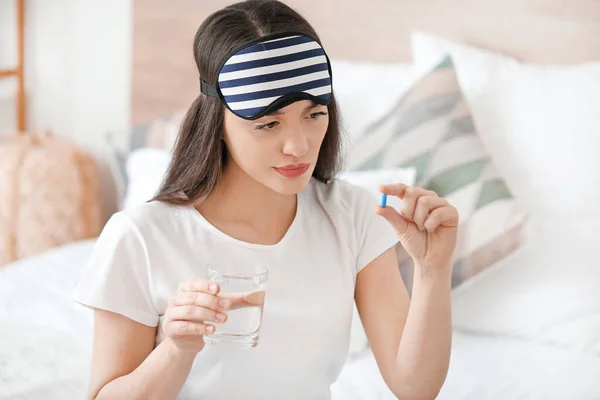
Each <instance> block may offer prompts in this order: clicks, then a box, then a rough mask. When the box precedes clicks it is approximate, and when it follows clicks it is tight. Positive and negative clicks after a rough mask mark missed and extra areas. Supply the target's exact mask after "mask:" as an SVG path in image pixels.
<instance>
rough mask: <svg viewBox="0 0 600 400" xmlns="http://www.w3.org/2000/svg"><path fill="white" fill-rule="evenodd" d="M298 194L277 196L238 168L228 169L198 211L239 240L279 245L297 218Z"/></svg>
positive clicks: (199, 205) (218, 227) (198, 206)
mask: <svg viewBox="0 0 600 400" xmlns="http://www.w3.org/2000/svg"><path fill="white" fill-rule="evenodd" d="M296 196H297V195H284V194H280V193H277V192H275V191H273V190H271V189H269V188H267V187H266V186H264V185H262V184H260V183H259V182H257V181H255V180H254V179H253V178H251V177H250V176H248V175H247V174H246V173H245V172H244V171H243V170H241V169H240V168H239V167H237V166H232V167H231V168H226V169H225V170H224V173H223V177H222V178H221V180H220V182H219V184H218V185H217V187H216V188H215V190H214V191H213V193H211V194H210V196H208V198H206V199H205V200H204V201H202V202H201V203H200V204H198V205H197V206H196V209H197V210H198V211H199V212H200V213H201V214H202V216H203V217H204V218H205V219H207V220H208V221H209V222H210V223H211V224H212V225H213V226H215V227H216V228H217V229H219V230H221V231H222V232H224V233H226V234H227V235H229V236H231V237H234V238H236V239H239V240H242V241H246V242H252V243H258V244H275V243H278V242H279V241H280V240H281V239H282V238H283V236H284V235H285V233H286V232H287V230H288V229H289V227H290V225H291V224H292V222H293V221H294V218H295V215H296V205H297V197H296Z"/></svg>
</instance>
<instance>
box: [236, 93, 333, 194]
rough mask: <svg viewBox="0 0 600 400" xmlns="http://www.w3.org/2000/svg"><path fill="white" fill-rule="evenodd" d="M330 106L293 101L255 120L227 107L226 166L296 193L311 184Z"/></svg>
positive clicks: (325, 130) (268, 185)
mask: <svg viewBox="0 0 600 400" xmlns="http://www.w3.org/2000/svg"><path fill="white" fill-rule="evenodd" d="M327 114H328V111H327V106H321V105H318V104H316V103H313V102H311V101H309V100H302V101H297V102H295V103H292V104H290V105H288V106H286V107H284V108H281V109H279V110H277V111H275V112H274V113H273V114H271V115H267V116H264V117H262V118H260V119H257V120H254V121H247V120H244V119H242V118H239V117H237V116H236V115H234V114H233V113H232V112H231V111H229V110H228V109H225V144H226V145H227V149H228V150H229V154H230V159H229V160H228V166H227V168H239V169H240V170H241V171H243V172H245V173H246V174H247V175H248V176H250V177H251V178H253V179H254V180H255V181H257V182H259V183H261V184H262V185H264V186H266V187H268V188H270V189H272V190H274V191H276V192H278V193H282V194H295V193H298V192H299V191H301V190H302V189H304V188H305V187H306V185H307V184H308V182H309V180H310V177H311V175H312V173H313V170H314V168H315V164H316V163H317V159H318V157H319V150H320V148H321V143H322V142H323V138H324V137H325V132H327V127H328V125H329V116H328V115H327Z"/></svg>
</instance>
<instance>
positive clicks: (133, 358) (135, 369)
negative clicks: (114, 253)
mask: <svg viewBox="0 0 600 400" xmlns="http://www.w3.org/2000/svg"><path fill="white" fill-rule="evenodd" d="M94 313H95V321H94V323H95V328H94V350H93V363H92V371H91V377H90V387H89V398H90V399H97V400H104V399H110V400H119V399H127V400H132V399H144V400H146V399H150V400H151V399H160V400H163V399H164V400H168V399H176V398H177V396H178V394H179V391H180V390H181V388H182V386H183V384H184V383H185V380H186V379H187V377H188V375H189V372H190V370H191V367H192V363H193V361H194V357H195V355H194V354H193V353H190V352H184V351H182V350H180V349H179V348H178V347H177V346H175V345H174V344H173V342H172V341H171V339H169V338H167V339H165V340H164V341H163V342H162V343H161V344H160V345H159V346H157V347H156V349H154V341H155V336H156V327H149V326H145V325H142V324H140V323H138V322H135V321H133V320H131V319H129V318H127V317H124V316H122V315H120V314H115V313H112V312H109V311H104V310H98V309H96V310H95V311H94ZM153 349H154V350H153Z"/></svg>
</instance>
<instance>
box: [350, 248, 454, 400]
mask: <svg viewBox="0 0 600 400" xmlns="http://www.w3.org/2000/svg"><path fill="white" fill-rule="evenodd" d="M423 271H434V272H427V273H423ZM448 271H450V268H431V269H430V268H422V267H420V266H415V276H414V279H413V289H412V299H409V296H408V293H407V292H406V288H405V286H404V283H403V282H402V277H401V275H400V272H399V270H398V264H397V261H396V252H395V250H394V249H393V248H392V249H390V250H388V251H386V252H385V253H383V254H382V255H380V256H379V257H377V258H376V259H375V260H373V261H372V262H371V263H370V264H369V265H367V266H366V267H365V268H364V269H363V270H362V271H361V272H359V274H358V277H357V282H356V304H357V308H358V311H359V314H360V317H361V321H362V323H363V326H364V328H365V332H366V334H367V337H368V338H369V342H370V345H371V348H372V350H373V354H374V356H375V359H376V360H377V364H378V365H379V368H380V370H381V373H382V376H383V378H384V380H385V382H386V383H387V385H388V387H389V388H390V390H391V391H392V392H393V393H394V394H395V395H396V396H397V397H398V398H401V399H403V400H410V399H434V398H435V397H436V396H437V394H438V393H439V391H440V389H441V387H442V385H443V383H444V381H445V379H446V374H447V372H448V365H449V360H450V347H451V340H452V339H451V338H452V327H451V316H450V274H449V273H448ZM409 305H410V307H409Z"/></svg>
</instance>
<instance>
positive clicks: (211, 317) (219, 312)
mask: <svg viewBox="0 0 600 400" xmlns="http://www.w3.org/2000/svg"><path fill="white" fill-rule="evenodd" d="M264 298H265V292H264V290H259V291H254V292H245V293H221V287H220V286H219V285H218V284H217V283H215V282H213V281H210V280H206V279H194V280H189V281H186V282H183V283H182V284H180V285H179V288H178V289H177V292H176V293H175V294H174V295H173V296H171V297H170V298H169V306H168V308H167V312H166V313H165V320H164V321H163V331H164V332H165V335H166V336H167V337H168V338H170V339H171V341H172V342H173V344H175V345H176V346H177V348H179V349H180V350H184V351H189V352H193V353H198V352H200V351H202V349H203V348H204V335H210V334H212V333H214V332H215V329H216V327H215V325H214V324H213V323H217V324H222V323H224V322H225V321H227V314H226V313H225V312H226V311H228V310H229V311H231V310H235V309H238V308H243V307H255V306H261V305H263V303H264Z"/></svg>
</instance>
